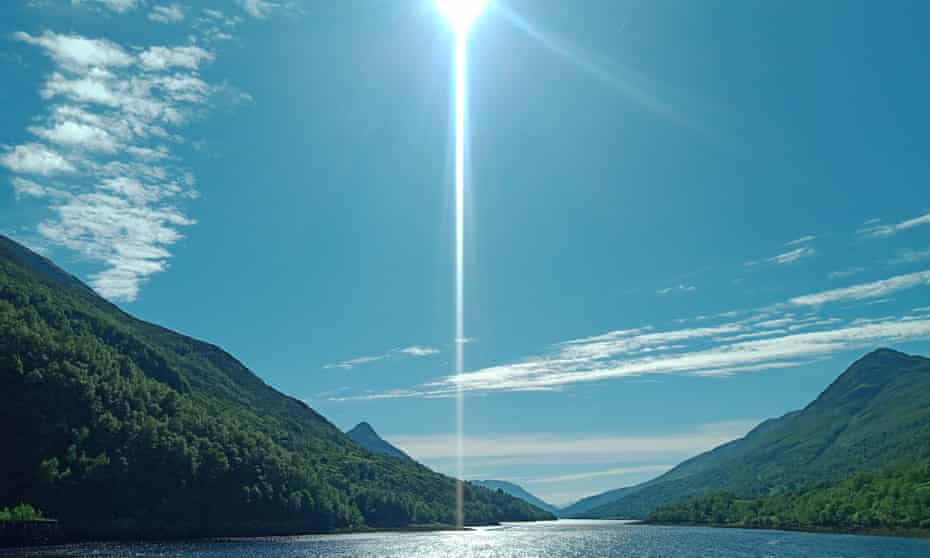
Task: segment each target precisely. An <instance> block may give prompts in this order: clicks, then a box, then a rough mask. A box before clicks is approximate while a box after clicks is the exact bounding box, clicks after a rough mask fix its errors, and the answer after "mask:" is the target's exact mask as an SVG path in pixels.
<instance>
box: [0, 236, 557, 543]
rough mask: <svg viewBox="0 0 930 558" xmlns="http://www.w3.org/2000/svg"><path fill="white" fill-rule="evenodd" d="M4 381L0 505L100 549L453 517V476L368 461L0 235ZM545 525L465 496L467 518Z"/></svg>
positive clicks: (182, 339)
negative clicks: (102, 543)
mask: <svg viewBox="0 0 930 558" xmlns="http://www.w3.org/2000/svg"><path fill="white" fill-rule="evenodd" d="M269 304H273V301H269ZM231 327H235V324H231ZM0 385H2V386H3V389H2V390H0V439H2V440H3V459H0V479H3V480H2V482H0V508H4V507H10V506H15V505H17V504H19V503H20V502H24V503H27V504H31V505H33V506H35V507H36V508H38V509H41V510H42V511H43V512H44V513H45V514H46V516H48V517H53V518H56V519H59V520H61V521H62V524H63V525H67V526H68V528H69V529H72V530H77V531H82V532H84V533H93V534H94V535H93V536H94V537H95V538H107V537H112V536H122V537H128V536H132V537H137V536H157V537H177V536H203V535H257V534H287V533H307V532H319V531H327V530H332V529H336V528H345V527H353V526H362V525H368V526H404V525H410V524H434V523H443V524H451V523H454V520H455V492H456V491H455V480H454V479H451V478H449V477H446V476H444V475H440V474H438V473H435V472H433V471H431V470H429V469H428V468H426V467H424V466H422V465H419V464H417V463H415V462H412V461H410V460H402V459H394V458H389V457H385V456H382V455H377V454H372V453H370V452H368V451H365V450H363V449H362V448H360V447H359V446H358V445H357V444H356V443H355V442H353V441H352V440H351V439H350V438H349V437H348V436H346V435H345V434H343V433H342V432H340V431H339V429H337V428H336V427H335V426H333V425H332V424H331V423H330V422H329V421H328V420H326V419H325V418H324V417H323V416H321V415H320V414H319V413H317V412H316V411H314V410H313V409H311V408H310V407H308V406H307V405H306V404H304V403H303V402H301V401H298V400H296V399H293V398H291V397H288V396H286V395H284V394H282V393H280V392H278V391H276V390H275V389H273V388H271V387H270V386H268V385H267V384H265V383H264V382H263V381H262V380H261V379H260V378H259V377H258V376H256V375H255V374H253V373H252V371H251V370H249V369H248V368H246V366H245V365H243V364H242V363H241V362H239V361H238V360H236V359H235V358H234V357H233V356H231V355H230V354H228V353H226V352H225V351H223V350H222V349H221V348H219V347H217V346H215V345H211V344H209V343H205V342H203V341H198V340H196V339H192V338H190V337H186V336H184V335H181V334H178V333H175V332H173V331H170V330H168V329H165V328H162V327H159V326H157V325H154V324H150V323H146V322H143V321H140V320H137V319H136V318H133V317H132V316H130V315H128V314H126V313H125V312H123V311H122V310H120V309H119V308H117V307H116V306H114V305H113V304H110V303H109V302H107V301H106V300H104V299H102V298H100V297H99V296H97V295H96V294H95V293H94V292H93V291H92V290H91V289H89V288H88V287H87V286H85V285H84V284H83V283H81V282H80V281H79V280H77V279H76V278H74V277H73V276H71V275H70V274H68V273H66V272H64V271H62V270H61V269H60V268H58V267H57V266H55V265H54V264H53V263H52V262H51V261H49V260H47V259H45V258H43V257H41V256H39V255H37V254H35V253H33V252H32V251H30V250H28V249H27V248H25V247H23V246H22V245H20V244H18V243H16V242H14V241H12V240H10V239H8V238H6V237H3V236H0ZM547 518H552V515H551V514H549V513H548V512H545V511H542V510H540V509H537V508H534V507H533V506H530V505H529V504H527V503H525V502H524V501H522V500H519V499H517V498H513V497H511V496H509V495H505V494H500V493H498V492H496V491H492V490H487V489H485V488H481V487H477V486H471V485H466V487H465V520H466V522H467V523H471V524H486V523H493V522H497V521H509V520H533V519H547Z"/></svg>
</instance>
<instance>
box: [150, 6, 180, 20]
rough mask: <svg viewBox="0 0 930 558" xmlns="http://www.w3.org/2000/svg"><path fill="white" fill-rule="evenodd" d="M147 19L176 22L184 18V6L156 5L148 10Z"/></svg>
mask: <svg viewBox="0 0 930 558" xmlns="http://www.w3.org/2000/svg"><path fill="white" fill-rule="evenodd" d="M148 17H149V19H150V20H152V21H157V22H159V23H177V22H179V21H181V20H183V19H184V8H182V7H181V6H179V5H178V4H171V5H168V6H162V5H156V6H153V7H152V11H151V12H149V16H148Z"/></svg>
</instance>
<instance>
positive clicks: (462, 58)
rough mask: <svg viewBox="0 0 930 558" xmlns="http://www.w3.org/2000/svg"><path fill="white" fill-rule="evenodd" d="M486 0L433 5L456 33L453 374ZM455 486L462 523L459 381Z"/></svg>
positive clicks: (458, 354) (461, 318)
mask: <svg viewBox="0 0 930 558" xmlns="http://www.w3.org/2000/svg"><path fill="white" fill-rule="evenodd" d="M486 3H487V2H486V0H436V7H437V9H438V10H439V12H440V13H442V15H443V16H445V18H446V19H447V20H449V24H450V25H451V26H452V29H453V31H454V32H455V64H454V66H455V373H456V375H458V376H461V375H462V373H464V372H465V134H466V131H465V112H466V107H467V98H466V92H467V87H466V78H467V72H466V67H467V52H468V41H467V37H468V28H469V27H470V26H471V23H472V22H473V21H474V19H475V18H476V17H478V15H479V14H480V13H481V11H482V10H483V9H484V7H485V4H486ZM455 402H456V403H455V425H456V456H457V459H456V478H457V479H458V480H457V481H456V489H455V504H456V506H455V508H456V509H455V522H456V526H458V527H459V528H463V527H464V526H465V494H464V490H465V487H464V484H463V481H462V479H463V478H464V477H465V447H464V442H463V440H464V426H465V395H464V393H463V392H462V388H461V384H459V388H458V392H457V393H456V398H455Z"/></svg>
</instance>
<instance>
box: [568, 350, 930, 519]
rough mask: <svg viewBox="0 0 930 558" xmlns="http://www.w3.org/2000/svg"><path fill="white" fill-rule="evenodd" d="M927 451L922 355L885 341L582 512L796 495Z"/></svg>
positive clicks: (929, 411) (929, 420)
mask: <svg viewBox="0 0 930 558" xmlns="http://www.w3.org/2000/svg"><path fill="white" fill-rule="evenodd" d="M926 458H930V359H926V358H923V357H919V356H911V355H906V354H903V353H900V352H897V351H893V350H889V349H880V350H877V351H874V352H872V353H869V354H868V355H866V356H864V357H863V358H861V359H860V360H859V361H857V362H856V363H854V364H853V365H852V366H850V367H849V369H848V370H846V372H844V373H843V374H842V375H840V376H839V378H838V379H837V380H836V381H835V382H834V383H833V384H832V385H830V386H829V387H828V388H827V389H826V390H825V391H824V392H823V393H822V394H821V395H820V396H819V397H818V398H817V399H816V400H815V401H814V402H812V403H811V404H810V405H808V406H807V407H806V408H805V409H803V410H801V411H797V412H794V413H789V414H787V415H785V416H783V417H781V418H778V419H773V420H769V421H766V422H764V423H762V424H761V425H759V426H758V427H757V428H756V429H754V430H753V431H752V432H750V433H749V434H748V435H746V436H745V437H744V438H742V439H740V440H736V441H733V442H730V443H728V444H724V445H723V446H720V447H718V448H716V449H714V450H712V451H710V452H707V453H705V454H702V455H699V456H697V457H695V458H693V459H690V460H688V461H685V462H684V463H682V464H680V465H679V466H677V467H675V468H674V469H672V470H671V471H669V472H668V473H665V474H664V475H662V476H660V477H658V478H656V479H654V480H652V481H649V482H647V483H643V484H641V485H639V486H637V487H634V488H633V489H627V490H625V491H623V492H622V493H620V494H619V497H617V498H614V499H612V500H611V501H609V502H607V503H605V504H602V505H600V506H597V507H594V508H592V509H589V510H587V511H583V512H581V513H580V514H578V515H580V516H582V517H595V518H637V519H641V518H645V517H647V516H648V515H649V514H650V513H651V512H653V511H654V510H656V509H658V508H661V507H664V506H669V505H672V504H676V503H680V502H684V501H687V500H689V499H693V498H697V497H701V496H706V495H709V494H714V493H718V492H727V493H730V494H735V495H737V496H739V497H741V498H758V497H763V496H769V495H778V494H790V493H796V492H798V491H800V490H803V489H805V488H806V487H808V486H809V485H810V484H812V483H817V482H822V481H827V482H832V481H840V480H844V479H846V478H848V477H850V476H851V475H853V474H855V473H857V472H859V471H864V470H870V469H878V468H881V467H884V466H889V465H895V464H910V463H914V462H917V461H921V460H923V459H926Z"/></svg>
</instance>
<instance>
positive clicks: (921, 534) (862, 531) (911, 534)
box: [630, 519, 930, 539]
mask: <svg viewBox="0 0 930 558" xmlns="http://www.w3.org/2000/svg"><path fill="white" fill-rule="evenodd" d="M630 525H655V526H659V527H709V528H711V529H746V530H748V531H785V532H788V533H816V534H820V535H856V536H861V537H898V538H907V539H930V530H926V529H887V528H869V527H847V528H842V527H839V528H833V527H819V526H815V525H811V526H804V525H779V526H775V525H733V524H727V523H690V522H671V521H650V520H648V519H644V520H635V521H634V522H633V523H630Z"/></svg>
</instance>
